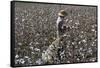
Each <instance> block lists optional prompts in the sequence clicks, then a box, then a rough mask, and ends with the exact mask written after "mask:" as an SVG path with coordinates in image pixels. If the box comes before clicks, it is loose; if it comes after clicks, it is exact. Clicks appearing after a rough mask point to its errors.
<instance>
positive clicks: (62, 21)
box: [56, 16, 64, 35]
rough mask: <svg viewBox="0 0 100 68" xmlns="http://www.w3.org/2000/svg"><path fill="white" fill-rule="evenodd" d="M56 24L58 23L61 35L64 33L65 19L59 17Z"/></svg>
mask: <svg viewBox="0 0 100 68" xmlns="http://www.w3.org/2000/svg"><path fill="white" fill-rule="evenodd" d="M56 23H57V32H58V34H59V35H60V34H62V33H63V24H64V18H63V17H60V16H59V17H58V19H57V22H56Z"/></svg>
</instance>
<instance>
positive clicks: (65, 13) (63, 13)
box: [58, 10, 68, 16]
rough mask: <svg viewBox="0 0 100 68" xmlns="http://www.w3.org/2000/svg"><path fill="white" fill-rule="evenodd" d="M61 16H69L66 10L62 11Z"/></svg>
mask: <svg viewBox="0 0 100 68" xmlns="http://www.w3.org/2000/svg"><path fill="white" fill-rule="evenodd" d="M58 15H59V16H66V15H68V14H67V12H66V11H65V10H60V12H59V13H58Z"/></svg>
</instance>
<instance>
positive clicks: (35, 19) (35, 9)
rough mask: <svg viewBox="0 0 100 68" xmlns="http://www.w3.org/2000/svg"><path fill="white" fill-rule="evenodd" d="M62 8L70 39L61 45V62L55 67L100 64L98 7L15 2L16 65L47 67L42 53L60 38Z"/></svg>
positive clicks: (57, 61)
mask: <svg viewBox="0 0 100 68" xmlns="http://www.w3.org/2000/svg"><path fill="white" fill-rule="evenodd" d="M61 9H63V10H65V11H66V12H67V13H68V16H66V18H65V23H66V26H67V27H68V28H67V30H66V32H67V36H66V37H64V38H62V40H61V41H60V43H59V45H60V46H62V50H61V51H60V52H59V53H60V57H61V59H60V60H58V56H55V60H53V64H63V63H67V64H69V63H83V62H96V61H97V50H98V49H97V7H94V6H75V5H59V4H43V3H22V2H16V3H15V18H14V19H15V22H14V23H15V60H14V61H15V66H25V65H26V66H27V65H45V64H49V63H45V62H44V61H43V60H42V53H43V52H45V51H46V50H47V49H48V47H49V45H51V44H52V42H53V41H55V39H56V38H57V33H56V32H57V27H56V20H57V17H58V12H59V11H60V10H61Z"/></svg>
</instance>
